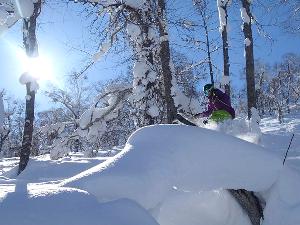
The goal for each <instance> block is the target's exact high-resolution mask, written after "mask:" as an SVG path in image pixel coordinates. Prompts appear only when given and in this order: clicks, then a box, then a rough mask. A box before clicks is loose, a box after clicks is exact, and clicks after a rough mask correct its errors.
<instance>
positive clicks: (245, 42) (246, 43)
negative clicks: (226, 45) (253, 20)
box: [244, 38, 251, 47]
mask: <svg viewBox="0 0 300 225" xmlns="http://www.w3.org/2000/svg"><path fill="white" fill-rule="evenodd" d="M244 44H245V45H246V46H247V47H248V46H250V45H251V41H250V39H249V38H246V39H245V40H244Z"/></svg>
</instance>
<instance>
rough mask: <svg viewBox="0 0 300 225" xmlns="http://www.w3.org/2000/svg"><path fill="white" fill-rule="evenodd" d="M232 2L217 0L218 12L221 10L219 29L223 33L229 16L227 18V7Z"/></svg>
mask: <svg viewBox="0 0 300 225" xmlns="http://www.w3.org/2000/svg"><path fill="white" fill-rule="evenodd" d="M230 4H231V0H217V6H218V12H219V22H220V27H219V31H220V32H221V33H222V32H223V30H224V27H227V25H228V24H227V18H226V12H225V9H224V8H225V7H227V6H229V5H230Z"/></svg>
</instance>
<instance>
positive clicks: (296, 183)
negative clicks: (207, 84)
mask: <svg viewBox="0 0 300 225" xmlns="http://www.w3.org/2000/svg"><path fill="white" fill-rule="evenodd" d="M37 174H39V173H38V172H37ZM26 176H28V178H29V177H30V178H31V179H28V180H29V181H31V182H32V176H33V175H32V174H30V175H29V174H25V173H24V175H23V176H22V177H21V178H20V180H19V181H18V182H17V184H16V186H15V188H16V190H15V191H14V190H11V191H10V192H11V193H6V196H4V197H1V196H0V217H1V221H3V222H5V224H6V225H9V224H18V225H20V224H23V225H25V224H26V225H27V224H32V225H33V224H56V225H60V224H66V223H68V224H78V225H79V224H82V225H83V224H89V225H93V224H100V225H104V224H105V225H127V224H128V225H129V224H130V225H140V224H144V225H158V224H160V225H182V224H186V225H199V224H203V225H204V224H205V225H219V224H226V225H250V221H249V219H248V217H247V216H246V215H245V214H244V213H243V212H242V210H241V208H240V206H239V205H238V204H237V203H236V202H235V200H234V199H233V198H232V197H231V196H230V195H229V193H228V192H227V191H226V190H225V189H229V188H230V189H247V190H249V191H255V192H259V193H260V194H262V196H263V197H264V199H265V200H266V207H265V210H264V213H265V220H264V222H263V225H298V224H300V213H299V212H300V196H299V194H298V193H299V190H300V177H299V174H298V173H296V172H295V171H293V170H292V169H291V168H288V167H286V166H285V167H284V168H283V167H282V160H281V159H280V158H278V157H277V156H276V155H273V154H271V153H270V152H267V151H266V150H265V149H264V148H262V147H259V146H258V145H255V144H251V143H249V142H245V141H243V140H240V139H238V138H235V137H232V136H229V135H226V134H223V133H221V132H216V131H212V130H208V129H203V128H197V127H189V126H184V125H154V126H149V127H145V128H142V129H139V130H137V131H136V132H135V133H134V134H133V135H132V136H131V137H130V138H129V140H128V142H127V144H126V146H125V148H124V150H123V151H122V152H121V153H119V154H118V155H116V156H115V157H113V158H110V159H108V160H107V161H105V162H103V163H101V164H99V165H96V166H94V167H92V168H90V169H88V170H85V171H84V172H81V173H79V174H77V175H75V176H73V177H71V178H67V179H65V180H63V181H62V182H60V181H57V180H56V181H53V182H49V181H48V182H46V183H36V184H27V183H26V182H25V181H26V179H27V178H26ZM52 177H55V176H52ZM11 182H12V181H7V180H5V182H4V181H3V184H4V183H5V185H7V186H9V185H11ZM24 182H25V183H24ZM20 184H22V185H20ZM0 186H1V185H0ZM20 186H21V187H22V186H23V187H24V188H21V189H20ZM0 192H1V190H0ZM39 206H43V207H39ZM12 212H13V214H12ZM78 212H80V213H78ZM13 215H17V216H13ZM70 218H71V219H70ZM49 221H50V222H49Z"/></svg>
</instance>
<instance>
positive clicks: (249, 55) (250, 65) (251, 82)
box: [241, 0, 256, 119]
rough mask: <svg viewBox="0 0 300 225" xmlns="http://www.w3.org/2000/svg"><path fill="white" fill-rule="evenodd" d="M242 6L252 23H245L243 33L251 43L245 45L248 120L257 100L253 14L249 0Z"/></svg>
mask: <svg viewBox="0 0 300 225" xmlns="http://www.w3.org/2000/svg"><path fill="white" fill-rule="evenodd" d="M241 1H242V6H243V8H245V10H246V12H247V14H248V16H249V18H250V21H249V22H247V21H244V22H243V32H244V36H245V40H248V41H249V43H245V54H246V82H247V100H248V119H250V117H251V108H252V107H254V108H256V98H255V78H254V55H253V37H252V28H251V21H252V14H251V11H250V2H249V1H248V0H241Z"/></svg>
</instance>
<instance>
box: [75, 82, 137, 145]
mask: <svg viewBox="0 0 300 225" xmlns="http://www.w3.org/2000/svg"><path fill="white" fill-rule="evenodd" d="M130 93H131V86H129V85H124V84H122V85H121V84H119V85H111V86H109V87H107V88H106V90H105V91H104V92H103V93H102V94H100V95H99V96H98V97H97V98H96V101H95V104H94V105H93V106H92V107H91V108H90V109H88V110H86V111H85V112H84V113H83V114H82V115H81V117H80V119H79V121H78V124H79V128H78V129H77V133H78V135H79V136H81V137H86V138H87V139H93V138H95V137H100V136H102V135H103V134H104V133H105V132H106V128H107V126H106V123H107V121H110V120H113V119H115V118H116V117H117V116H118V113H119V110H120V108H121V107H122V104H123V102H122V100H124V99H126V98H127V97H128V95H129V94H130Z"/></svg>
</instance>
